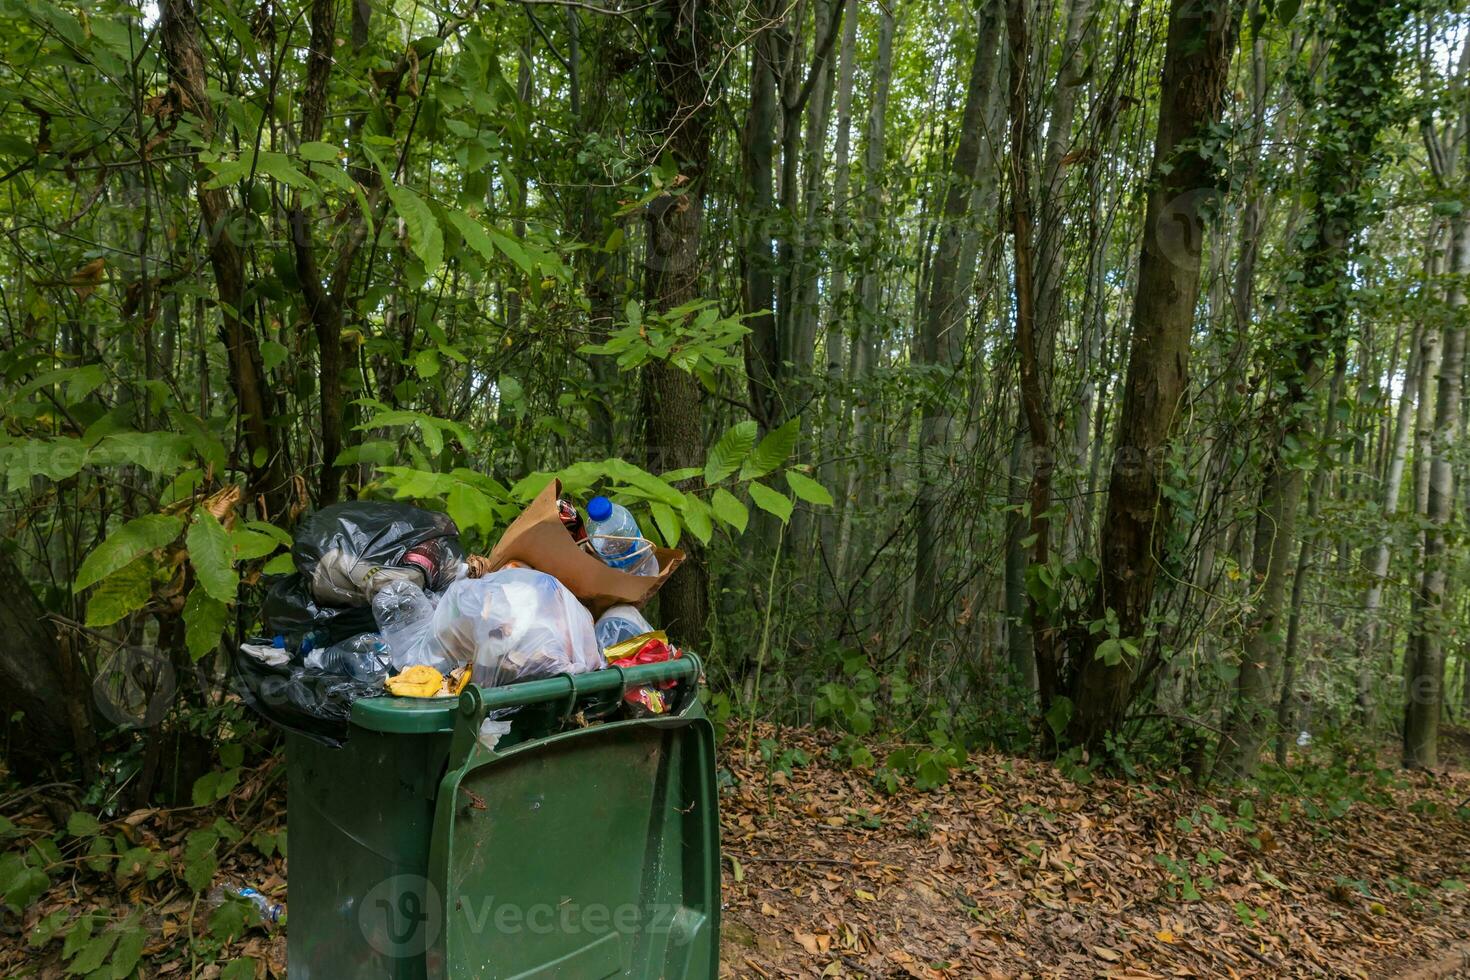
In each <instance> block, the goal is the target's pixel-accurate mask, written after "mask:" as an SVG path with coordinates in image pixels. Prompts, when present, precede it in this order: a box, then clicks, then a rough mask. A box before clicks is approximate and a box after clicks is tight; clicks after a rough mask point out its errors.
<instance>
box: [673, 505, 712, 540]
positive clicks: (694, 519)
mask: <svg viewBox="0 0 1470 980" xmlns="http://www.w3.org/2000/svg"><path fill="white" fill-rule="evenodd" d="M680 513H682V514H683V515H684V526H685V527H687V528H688V529H689V533H690V534H692V535H694V536H695V537H696V538H698V539H699V543H700V544H709V542H710V538H712V537H713V536H714V533H715V527H714V520H713V518H712V517H711V511H710V506H709V504H707V503H705V502H704V501H703V500H700V499H699V498H698V497H696V496H695V495H694V494H692V493H686V494H685V495H684V509H683V510H682V511H680Z"/></svg>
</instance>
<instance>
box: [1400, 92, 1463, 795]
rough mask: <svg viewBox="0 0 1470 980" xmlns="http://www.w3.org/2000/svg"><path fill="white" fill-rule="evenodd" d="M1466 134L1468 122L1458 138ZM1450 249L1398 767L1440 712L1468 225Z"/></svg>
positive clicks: (1418, 750)
mask: <svg viewBox="0 0 1470 980" xmlns="http://www.w3.org/2000/svg"><path fill="white" fill-rule="evenodd" d="M1467 134H1470V120H1467V125H1465V126H1464V127H1462V129H1461V138H1462V139H1463V138H1464V136H1465V135H1467ZM1452 227H1453V229H1454V232H1453V237H1454V245H1453V252H1452V255H1453V257H1452V259H1451V261H1450V268H1451V271H1452V273H1453V278H1452V279H1451V285H1450V288H1449V296H1448V301H1449V307H1450V316H1449V318H1448V319H1447V321H1446V323H1445V327H1444V343H1443V344H1442V345H1441V346H1442V350H1443V356H1442V358H1441V360H1440V371H1439V386H1438V388H1439V390H1438V392H1437V393H1436V395H1435V408H1434V433H1433V437H1432V439H1431V463H1430V469H1429V480H1428V491H1429V493H1428V497H1429V499H1428V512H1427V516H1428V519H1429V520H1428V527H1427V528H1426V530H1425V533H1424V549H1423V552H1422V559H1421V562H1422V564H1421V570H1420V585H1419V589H1418V592H1417V593H1416V595H1415V597H1414V616H1413V620H1412V623H1413V633H1412V634H1411V635H1412V636H1413V638H1414V641H1415V642H1411V643H1410V645H1409V649H1410V651H1411V653H1412V659H1411V663H1410V664H1409V667H1408V671H1407V676H1408V680H1409V684H1408V688H1407V690H1406V691H1405V705H1404V767H1405V768H1412V769H1435V768H1438V766H1439V720H1440V714H1441V713H1442V711H1443V708H1444V703H1445V697H1444V673H1445V670H1444V668H1445V636H1446V634H1447V633H1448V632H1449V629H1448V627H1449V623H1448V622H1447V620H1446V617H1445V614H1444V611H1445V608H1446V605H1447V604H1446V602H1445V599H1446V590H1447V586H1448V582H1449V576H1448V568H1447V567H1446V566H1447V564H1448V562H1449V561H1450V555H1449V554H1448V553H1447V548H1446V529H1447V528H1448V527H1449V525H1450V523H1451V521H1452V520H1453V519H1454V509H1455V504H1454V500H1455V474H1454V462H1453V459H1452V454H1453V452H1454V450H1455V447H1456V445H1457V443H1458V440H1459V436H1460V394H1461V390H1462V385H1463V383H1464V377H1465V319H1464V315H1463V314H1464V308H1465V303H1466V295H1465V276H1466V275H1467V274H1470V220H1467V219H1465V218H1464V217H1456V218H1455V219H1454V221H1453V223H1452Z"/></svg>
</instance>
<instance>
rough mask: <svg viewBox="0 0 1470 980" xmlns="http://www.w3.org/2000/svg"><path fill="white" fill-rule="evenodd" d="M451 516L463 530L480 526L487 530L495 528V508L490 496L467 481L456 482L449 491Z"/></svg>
mask: <svg viewBox="0 0 1470 980" xmlns="http://www.w3.org/2000/svg"><path fill="white" fill-rule="evenodd" d="M447 505H448V509H449V516H450V517H451V518H453V520H454V523H456V524H458V525H459V529H460V530H461V531H467V530H469V529H470V528H474V527H477V528H480V529H482V530H484V531H486V532H489V531H493V530H494V529H495V524H496V521H495V508H494V507H492V506H491V504H490V498H489V497H487V496H485V495H484V494H483V493H481V492H480V491H479V490H476V489H475V488H474V487H472V486H470V485H469V484H466V483H455V485H454V487H453V488H452V489H451V490H450V491H449V499H448V501H447Z"/></svg>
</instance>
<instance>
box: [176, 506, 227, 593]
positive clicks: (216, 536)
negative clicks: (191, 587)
mask: <svg viewBox="0 0 1470 980" xmlns="http://www.w3.org/2000/svg"><path fill="white" fill-rule="evenodd" d="M185 543H186V544H187V545H188V546H189V564H191V565H193V566H194V575H195V576H196V577H197V578H198V579H199V584H200V585H202V586H204V591H206V592H208V593H209V595H210V597H211V598H213V599H215V600H217V601H219V602H234V601H235V594H236V592H237V591H238V590H239V588H240V576H239V575H237V574H236V573H235V566H234V564H233V563H232V561H231V558H232V557H233V548H232V547H231V544H230V535H229V532H228V531H226V530H225V529H224V526H223V525H222V524H220V522H219V521H218V520H216V519H215V516H214V515H213V514H211V513H210V512H209V511H207V510H202V509H201V510H197V511H195V512H194V523H193V524H191V525H190V526H189V535H188V537H187V539H186V541H185Z"/></svg>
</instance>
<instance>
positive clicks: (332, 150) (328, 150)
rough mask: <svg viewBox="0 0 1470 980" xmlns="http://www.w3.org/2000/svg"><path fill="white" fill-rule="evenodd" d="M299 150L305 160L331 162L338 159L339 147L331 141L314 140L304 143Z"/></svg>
mask: <svg viewBox="0 0 1470 980" xmlns="http://www.w3.org/2000/svg"><path fill="white" fill-rule="evenodd" d="M297 150H298V151H299V152H300V153H301V158H302V159H303V160H310V161H312V162H313V163H331V162H333V161H335V160H336V159H337V154H338V152H339V151H338V149H337V147H335V146H333V145H332V144H331V143H322V142H312V143H302V144H301V145H300V146H299V147H297Z"/></svg>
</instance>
